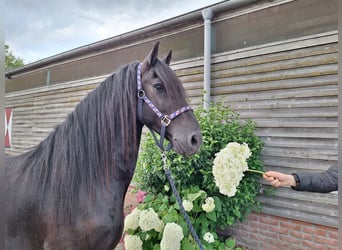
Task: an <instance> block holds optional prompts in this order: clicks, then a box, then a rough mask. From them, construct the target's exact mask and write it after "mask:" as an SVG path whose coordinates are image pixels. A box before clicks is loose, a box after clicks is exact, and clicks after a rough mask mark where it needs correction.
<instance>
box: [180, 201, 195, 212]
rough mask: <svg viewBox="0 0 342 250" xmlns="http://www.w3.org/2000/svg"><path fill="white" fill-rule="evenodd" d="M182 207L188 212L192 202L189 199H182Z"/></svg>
mask: <svg viewBox="0 0 342 250" xmlns="http://www.w3.org/2000/svg"><path fill="white" fill-rule="evenodd" d="M183 207H184V209H185V211H187V212H190V211H191V210H192V208H193V207H194V204H193V203H192V202H191V201H188V200H183Z"/></svg>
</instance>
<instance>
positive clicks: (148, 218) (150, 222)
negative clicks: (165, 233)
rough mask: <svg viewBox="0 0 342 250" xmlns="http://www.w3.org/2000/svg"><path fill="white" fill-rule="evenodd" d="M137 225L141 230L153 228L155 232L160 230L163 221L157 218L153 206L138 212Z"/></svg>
mask: <svg viewBox="0 0 342 250" xmlns="http://www.w3.org/2000/svg"><path fill="white" fill-rule="evenodd" d="M139 226H140V228H141V229H142V230H143V231H150V230H151V229H154V230H156V231H157V232H161V231H162V229H163V222H162V221H161V220H160V219H159V217H158V214H157V213H156V212H155V211H154V210H153V208H148V209H146V210H143V211H141V212H140V219H139Z"/></svg>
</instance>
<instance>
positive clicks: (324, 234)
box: [315, 229, 327, 237]
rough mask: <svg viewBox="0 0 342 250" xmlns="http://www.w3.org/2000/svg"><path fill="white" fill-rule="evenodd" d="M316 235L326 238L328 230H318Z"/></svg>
mask: <svg viewBox="0 0 342 250" xmlns="http://www.w3.org/2000/svg"><path fill="white" fill-rule="evenodd" d="M315 234H316V235H319V236H322V237H326V236H327V230H325V229H316V232H315Z"/></svg>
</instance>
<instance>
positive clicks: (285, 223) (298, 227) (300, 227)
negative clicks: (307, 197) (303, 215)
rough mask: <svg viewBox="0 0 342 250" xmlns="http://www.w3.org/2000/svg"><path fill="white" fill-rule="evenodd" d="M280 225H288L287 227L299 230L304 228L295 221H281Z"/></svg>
mask: <svg viewBox="0 0 342 250" xmlns="http://www.w3.org/2000/svg"><path fill="white" fill-rule="evenodd" d="M280 226H281V227H286V228H288V229H292V230H297V231H301V230H302V225H298V224H296V223H293V222H280Z"/></svg>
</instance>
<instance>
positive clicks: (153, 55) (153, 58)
mask: <svg viewBox="0 0 342 250" xmlns="http://www.w3.org/2000/svg"><path fill="white" fill-rule="evenodd" d="M158 50H159V42H156V44H155V45H154V47H153V49H152V50H151V52H150V54H149V55H148V56H147V57H146V58H145V59H144V61H143V65H146V64H147V65H146V66H154V65H155V64H156V62H157V59H158Z"/></svg>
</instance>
